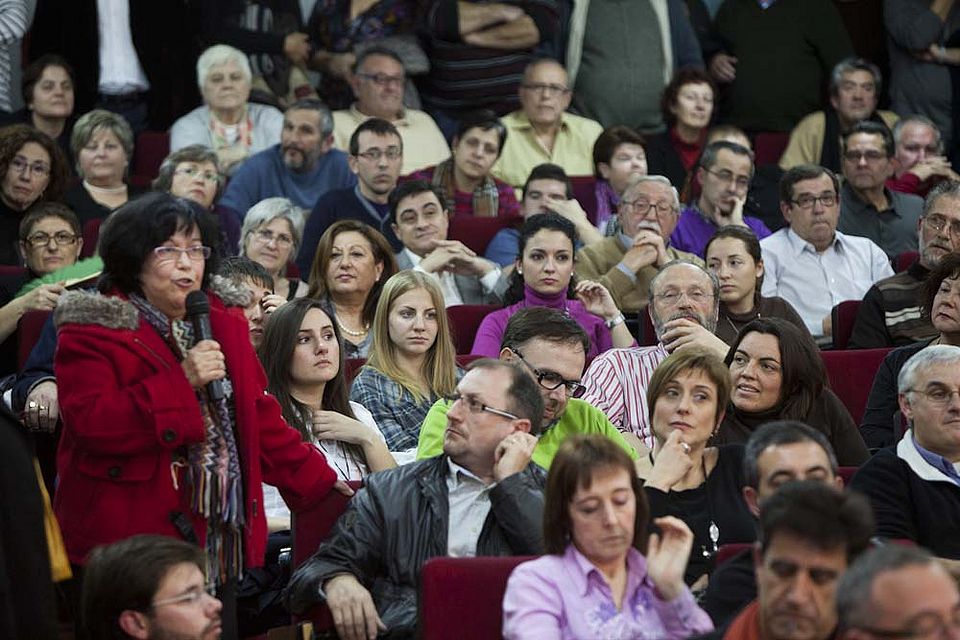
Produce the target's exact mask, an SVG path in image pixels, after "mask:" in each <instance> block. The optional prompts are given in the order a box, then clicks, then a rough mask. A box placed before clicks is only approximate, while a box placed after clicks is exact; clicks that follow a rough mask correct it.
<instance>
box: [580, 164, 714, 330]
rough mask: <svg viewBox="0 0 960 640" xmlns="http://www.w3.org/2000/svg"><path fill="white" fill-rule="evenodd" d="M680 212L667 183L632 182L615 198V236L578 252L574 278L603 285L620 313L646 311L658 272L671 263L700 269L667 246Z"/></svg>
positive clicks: (647, 179)
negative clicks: (682, 262) (617, 230)
mask: <svg viewBox="0 0 960 640" xmlns="http://www.w3.org/2000/svg"><path fill="white" fill-rule="evenodd" d="M679 213H680V197H679V195H678V194H677V190H676V188H674V187H673V185H671V184H670V181H669V180H668V179H667V178H664V177H663V176H642V177H640V178H637V179H636V181H635V182H634V183H633V184H632V185H630V186H629V187H627V189H626V190H625V191H624V192H623V195H622V196H621V197H620V204H619V205H618V208H617V218H618V219H619V221H620V229H621V231H620V233H619V234H617V235H616V236H610V237H608V238H604V239H603V240H601V241H600V242H595V243H593V244H591V245H589V246H587V247H586V248H585V249H584V250H583V251H581V252H580V255H579V256H578V262H577V277H578V278H580V279H581V280H594V281H596V282H599V283H600V284H602V285H603V286H605V287H606V288H607V290H608V291H609V292H610V295H611V296H613V301H614V302H616V303H617V306H618V307H619V308H620V310H621V311H623V312H624V313H627V312H630V311H634V312H635V311H640V310H642V309H645V308H646V307H647V304H648V303H649V302H650V297H649V286H650V281H651V280H653V277H654V276H655V275H656V274H657V269H659V268H660V267H662V266H663V265H665V264H667V263H668V262H670V261H672V260H686V261H689V262H693V263H694V264H698V265H700V266H703V260H701V259H700V258H698V257H697V256H695V255H693V254H691V253H687V252H686V251H680V250H678V249H676V248H675V247H672V246H670V234H672V233H673V230H674V229H675V228H676V226H677V219H678V216H679Z"/></svg>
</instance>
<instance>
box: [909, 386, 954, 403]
mask: <svg viewBox="0 0 960 640" xmlns="http://www.w3.org/2000/svg"><path fill="white" fill-rule="evenodd" d="M907 391H908V392H913V393H919V394H920V395H922V396H923V397H924V398H926V399H927V402H929V403H930V404H932V405H933V406H935V407H945V406H947V405H948V404H950V401H951V400H953V396H960V389H947V388H946V387H933V388H932V389H907Z"/></svg>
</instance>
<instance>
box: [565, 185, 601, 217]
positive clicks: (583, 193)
mask: <svg viewBox="0 0 960 640" xmlns="http://www.w3.org/2000/svg"><path fill="white" fill-rule="evenodd" d="M570 184H571V186H572V187H573V197H574V199H575V200H576V201H577V202H579V203H580V206H581V207H583V210H584V211H585V212H586V214H587V219H588V220H590V222H592V223H593V224H597V192H596V188H597V179H596V178H594V177H593V176H571V177H570Z"/></svg>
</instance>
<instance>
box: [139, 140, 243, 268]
mask: <svg viewBox="0 0 960 640" xmlns="http://www.w3.org/2000/svg"><path fill="white" fill-rule="evenodd" d="M223 183H224V179H223V175H221V173H220V164H219V161H218V160H217V154H216V153H214V152H213V151H211V150H210V148H209V147H205V146H203V145H199V144H191V145H188V146H186V147H184V148H182V149H180V150H179V151H174V152H173V153H171V154H170V155H168V156H167V157H166V158H164V159H163V163H162V164H161V165H160V171H159V172H158V173H157V177H156V178H155V179H154V181H153V182H152V183H151V184H150V187H151V188H152V189H153V190H154V191H166V192H168V193H170V194H172V195H175V196H177V197H178V198H189V199H190V200H193V201H194V202H196V203H197V204H199V205H200V206H201V207H203V208H204V209H207V210H208V211H210V212H211V213H212V214H213V215H214V217H216V219H217V225H218V226H219V227H220V251H221V253H222V254H223V255H224V256H235V255H237V248H238V247H239V245H240V222H239V221H238V220H237V218H236V216H234V215H233V214H232V213H230V212H229V211H224V210H223V209H222V208H220V207H218V206H217V204H216V203H217V200H219V199H220V196H221V195H222V194H223Z"/></svg>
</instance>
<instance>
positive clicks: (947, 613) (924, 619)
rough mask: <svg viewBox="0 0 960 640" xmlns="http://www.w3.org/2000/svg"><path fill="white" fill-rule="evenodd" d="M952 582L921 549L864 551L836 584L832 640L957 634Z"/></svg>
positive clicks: (959, 604) (957, 601)
mask: <svg viewBox="0 0 960 640" xmlns="http://www.w3.org/2000/svg"><path fill="white" fill-rule="evenodd" d="M958 610H960V592H958V591H957V582H956V579H955V578H954V577H953V576H951V575H950V573H949V572H948V571H947V570H946V569H945V568H944V566H943V564H942V563H940V562H938V561H937V559H936V558H935V557H933V555H932V554H931V553H930V552H929V551H927V550H926V549H918V548H917V547H908V546H904V545H899V544H892V545H882V546H878V547H875V548H873V549H870V550H868V551H867V552H866V553H864V554H863V555H862V556H861V557H860V558H858V559H857V561H856V562H854V563H853V565H852V566H851V567H850V569H849V570H848V571H847V572H846V573H845V574H843V577H842V578H841V579H840V582H839V584H838V585H837V618H838V624H837V636H836V637H837V640H861V639H862V638H890V637H904V638H909V637H913V638H922V637H924V636H926V637H928V638H933V637H936V636H940V637H941V638H942V637H949V635H950V634H953V635H956V632H957V629H958V627H960V623H958V621H957V611H958Z"/></svg>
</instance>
